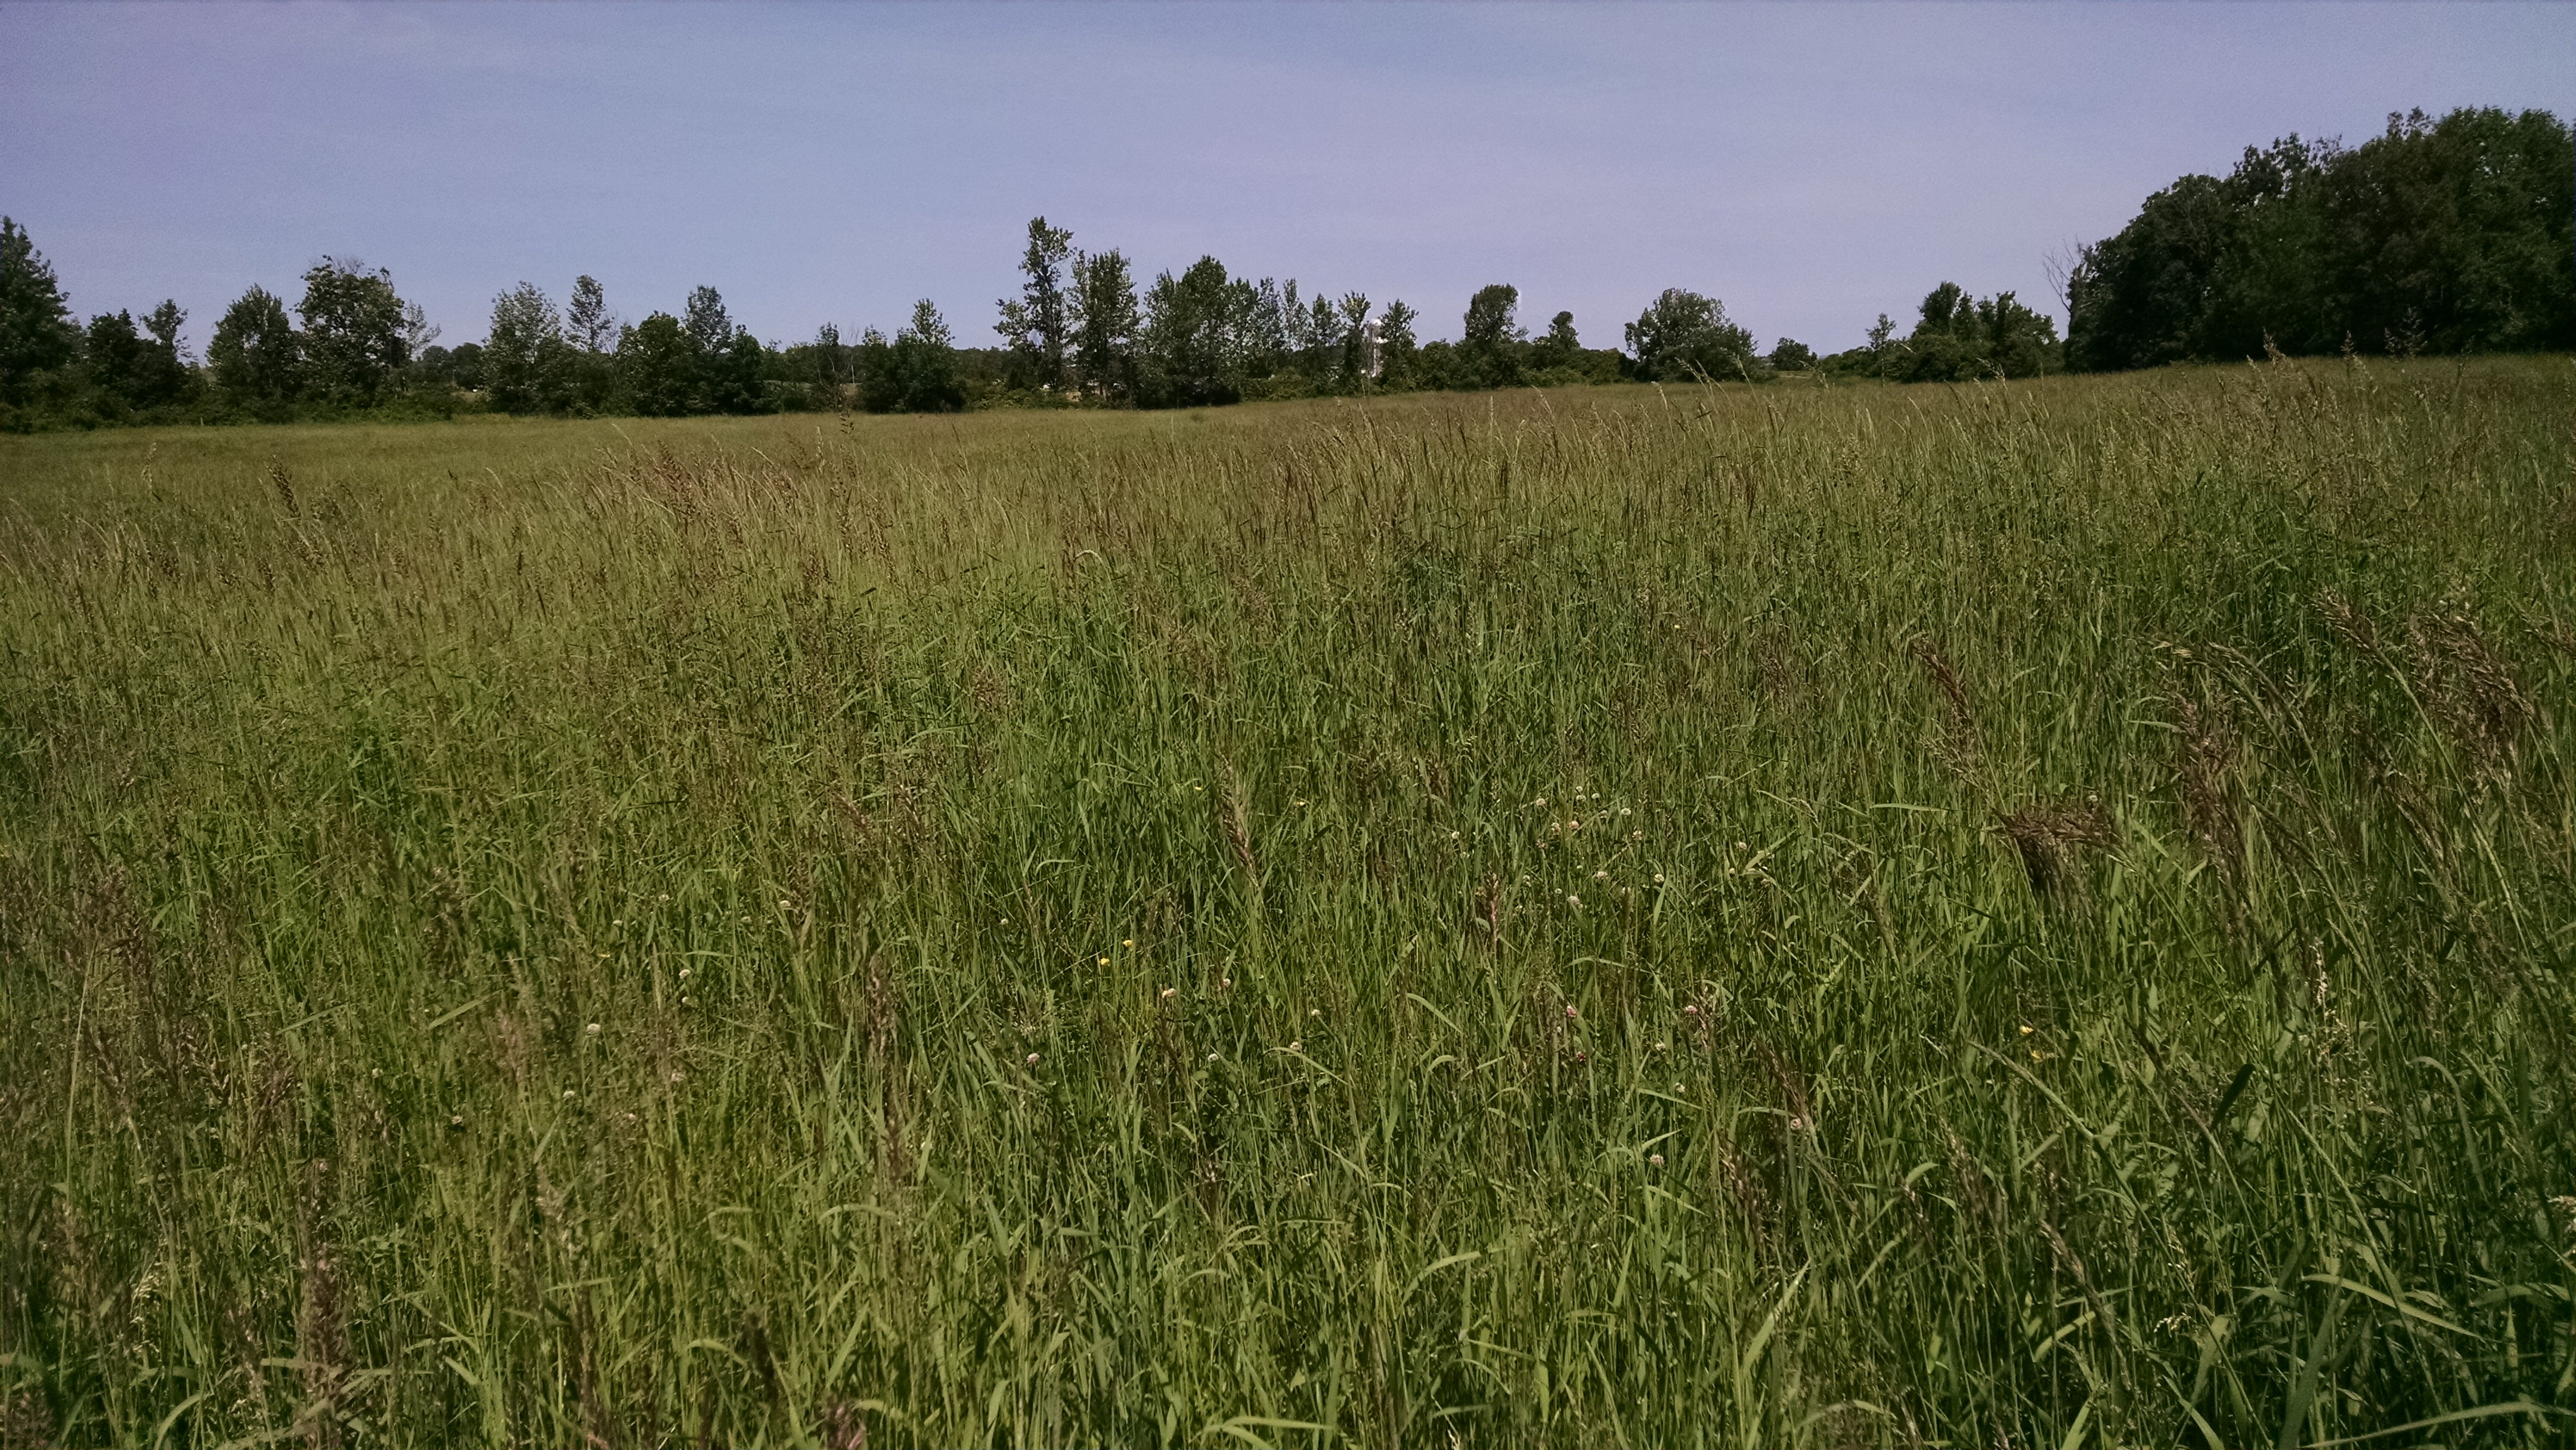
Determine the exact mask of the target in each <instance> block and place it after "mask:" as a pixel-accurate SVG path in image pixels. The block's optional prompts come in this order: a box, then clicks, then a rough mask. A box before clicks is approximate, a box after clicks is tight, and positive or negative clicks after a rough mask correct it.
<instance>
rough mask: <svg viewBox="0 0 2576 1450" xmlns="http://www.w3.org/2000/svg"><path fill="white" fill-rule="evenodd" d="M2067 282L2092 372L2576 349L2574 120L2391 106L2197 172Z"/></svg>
mask: <svg viewBox="0 0 2576 1450" xmlns="http://www.w3.org/2000/svg"><path fill="white" fill-rule="evenodd" d="M2068 281H2069V290H2068V298H2069V311H2070V314H2071V321H2070V323H2069V325H2068V329H2067V335H2068V340H2067V354H2068V360H2069V363H2070V365H2071V366H2073V367H2076V368H2078V369H2084V370H2096V371H2098V370H2104V369H2114V368H2131V367H2151V366H2155V365H2157V364H2160V363H2167V362H2174V361H2178V360H2183V359H2191V358H2200V359H2217V360H2233V359H2241V358H2247V357H2260V356H2262V355H2264V353H2265V352H2266V351H2267V350H2268V349H2277V350H2278V351H2281V352H2285V353H2290V354H2294V355H2295V354H2316V353H2330V352H2335V351H2339V350H2341V349H2343V348H2344V347H2346V346H2347V345H2353V346H2358V347H2360V348H2362V349H2364V350H2370V351H2379V350H2382V349H2384V350H2386V351H2388V352H2391V353H2396V354H2401V355H2404V354H2412V353H2415V352H2436V353H2454V352H2496V351H2526V350H2533V349H2566V348H2568V347H2570V346H2576V132H2572V131H2571V129H2570V127H2569V126H2568V125H2567V124H2566V123H2563V122H2561V121H2559V120H2558V119H2557V118H2555V117H2553V116H2551V115H2549V114H2548V113H2546V112H2542V111H2525V112H2523V113H2521V114H2519V115H2512V114H2508V113H2506V112H2504V111H2499V110H2493V109H2480V110H2467V109H2464V110H2457V111H2453V112H2451V113H2450V114H2449V115H2447V116H2444V117H2443V118H2441V119H2440V120H2439V121H2434V120H2431V119H2430V118H2428V117H2426V116H2425V115H2424V114H2423V113H2422V112H2420V111H2418V112H2414V113H2411V114H2409V115H2407V116H2404V117H2399V116H2394V115H2392V116H2391V117H2390V118H2389V121H2388V129H2387V131H2386V132H2385V133H2384V134H2383V135H2381V136H2378V137H2376V138H2374V139H2372V140H2370V141H2368V142H2366V143H2364V144H2363V145H2361V146H2359V147H2356V148H2353V149H2350V150H2346V149H2344V148H2343V147H2341V146H2339V145H2337V144H2335V143H2332V142H2319V143H2307V142H2302V141H2301V140H2300V139H2299V138H2298V137H2296V136H2292V137H2289V138H2287V139H2285V140H2281V141H2276V142H2274V143H2273V145H2272V146H2271V147H2270V148H2268V149H2264V150H2256V149H2253V148H2250V147H2249V148H2248V149H2247V150H2246V152H2245V155H2244V157H2243V159H2242V160H2241V161H2240V162H2239V163H2238V164H2237V167H2236V169H2235V170H2234V171H2233V172H2232V173H2230V174H2229V175H2228V176H2227V177H2226V178H2225V179H2223V180H2222V179H2218V178H2213V177H2208V176H2186V177H2183V178H2181V179H2180V180H2178V181H2176V182H2175V183H2174V184H2173V185H2172V186H2170V187H2168V188H2166V189H2165V190H2163V191H2160V192H2157V193H2156V194H2155V195H2154V196H2152V197H2149V198H2148V199H2147V202H2146V204H2145V206H2144V207H2143V208H2141V209H2140V211H2139V213H2138V215H2137V217H2136V218H2135V219H2134V220H2132V221H2131V222H2130V223H2129V224H2128V225H2127V226H2126V227H2124V228H2122V229H2121V230H2120V232H2119V233H2118V234H2117V235H2116V236H2113V237H2110V238H2108V239H2106V240H2104V241H2101V242H2098V243H2095V244H2094V245H2092V246H2090V247H2087V248H2085V249H2084V252H2083V255H2082V259H2081V261H2080V262H2079V263H2078V265H2077V266H2076V267H2075V269H2074V271H2073V273H2072V274H2071V276H2070V277H2069V279H2068Z"/></svg>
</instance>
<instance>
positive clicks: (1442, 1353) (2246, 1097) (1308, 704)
mask: <svg viewBox="0 0 2576 1450" xmlns="http://www.w3.org/2000/svg"><path fill="white" fill-rule="evenodd" d="M2571 732H2576V368H2571V366H2570V363H2569V360H2568V359H2566V358H2564V357H2545V358H2525V359H2488V360H2473V361H2466V362H2460V361H2442V362H2432V361H2424V362H2414V363H2398V362H2393V361H2378V360H2356V361H2345V362H2333V361H2327V362H2317V363H2297V362H2285V363H2273V364H2269V365H2258V366H2239V367H2234V368H2207V369H2188V370H2167V371H2161V372H2153V373H2144V374H2134V375H2127V376H2118V377H2108V378H2054V379H2043V380H2037V381H2032V382H2023V383H2011V384H1997V385H1958V386H1946V385H1940V386H1936V385H1924V386H1918V387H1906V388H1897V387H1891V386H1875V385H1873V386H1861V387H1834V388H1818V387H1810V386H1794V385H1790V384H1786V383H1784V384H1780V385H1775V386H1770V387H1758V388H1757V387H1746V386H1729V387H1718V388H1705V387H1664V388H1651V387H1634V386H1631V387H1618V388H1601V389H1590V390H1586V389H1565V390H1557V391H1552V392H1548V393H1531V392H1523V393H1511V394H1488V395H1480V396H1413V397H1403V398H1391V399H1376V400H1343V401H1337V402H1317V403H1303V404H1282V405H1259V406H1246V407H1241V408H1235V409H1229V410H1224V411H1221V412H1214V413H1204V414H1202V413H1165V414H1136V413H1109V412H1056V413H1045V414H1004V413H994V414H976V415H969V416H965V417H856V418H833V417H819V418H818V417H813V416H806V417H796V418H781V419H742V420H718V419H701V420H688V421H673V422H644V421H634V420H622V421H617V422H606V421H600V422H537V421H529V422H503V421H474V422H458V423H454V424H424V425H418V426H408V427H357V426H349V427H337V428H333V427H312V428H236V429H144V430H130V431H125V432H117V433H102V434H95V435H86V436H73V435H54V436H44V437H32V438H25V437H10V438H6V439H0V1027H5V1032H0V1441H5V1442H7V1443H9V1444H12V1445H34V1444H45V1443H52V1444H66V1445H91V1444H116V1445H136V1446H183V1445H184V1446H214V1445H248V1444H259V1443H274V1442H286V1441H294V1442H299V1443H304V1444H309V1445H314V1446H331V1445H346V1446H365V1445H447V1444H477V1443H479V1444H489V1445H550V1446H551V1445H603V1446H628V1445H682V1444H686V1445H804V1446H814V1445H822V1446H830V1447H835V1450H849V1447H854V1446H858V1445H861V1444H865V1445H868V1446H875V1447H884V1446H911V1445H926V1446H940V1445H966V1444H1014V1445H1073V1444H1099V1445H1161V1444H1189V1445H1227V1444H1235V1445H1277V1446H1318V1445H1327V1444H1332V1445H1339V1444H1351V1445H1364V1446H1400V1445H1401V1446H1426V1445H1430V1446H1444V1445H1514V1446H1519V1445H1567V1446H1608V1445H1651V1446H1712V1447H1714V1446H1736V1447H1758V1446H1798V1445H1815V1446H1845V1445H1870V1446H1875V1445H1888V1446H1918V1445H1948V1446H1960V1447H1968V1446H1978V1447H2059V1450H2076V1447H2079V1446H2087V1445H2101V1446H2150V1445H2153V1446H2167V1445H2185V1446H2200V1445H2207V1446H2212V1447H2221V1446H2224V1447H2241V1446H2278V1447H2291V1446H2302V1445H2325V1444H2349V1443H2362V1444H2368V1445H2372V1446H2394V1445H2417V1444H2442V1445H2513V1446H2543V1445H2555V1446H2564V1445H2567V1444H2569V1443H2571V1439H2576V1302H2571V1294H2572V1293H2576V1012H2571V1008H2576V780H2571V770H2576V734H2571Z"/></svg>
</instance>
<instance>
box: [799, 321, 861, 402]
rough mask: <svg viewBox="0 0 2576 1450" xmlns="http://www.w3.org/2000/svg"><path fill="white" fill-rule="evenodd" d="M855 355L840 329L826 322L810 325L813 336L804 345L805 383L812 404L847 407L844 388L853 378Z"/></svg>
mask: <svg viewBox="0 0 2576 1450" xmlns="http://www.w3.org/2000/svg"><path fill="white" fill-rule="evenodd" d="M856 362H857V359H856V358H855V357H854V356H852V349H851V348H850V347H849V346H848V345H846V344H844V343H843V342H842V341H841V329H840V328H839V327H838V326H836V325H834V324H832V323H829V322H826V323H824V324H823V325H822V326H820V327H818V328H816V329H814V340H813V342H811V343H809V344H807V346H806V347H805V348H804V364H805V371H806V386H807V388H808V389H809V391H810V393H811V395H812V397H813V400H814V405H815V406H818V407H825V408H836V409H837V408H847V407H848V406H849V403H850V399H849V394H848V392H847V391H846V390H847V388H848V387H849V385H850V383H851V382H852V381H853V380H854V372H853V367H854V364H855V363H856Z"/></svg>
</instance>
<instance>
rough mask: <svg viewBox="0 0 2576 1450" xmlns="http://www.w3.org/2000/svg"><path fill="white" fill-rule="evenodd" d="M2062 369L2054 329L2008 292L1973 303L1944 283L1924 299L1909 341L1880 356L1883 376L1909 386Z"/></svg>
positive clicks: (2026, 375)
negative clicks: (1907, 383)
mask: <svg viewBox="0 0 2576 1450" xmlns="http://www.w3.org/2000/svg"><path fill="white" fill-rule="evenodd" d="M2060 365H2061V359H2060V353H2059V349H2058V346H2057V324H2056V322H2055V321H2054V320H2052V319H2050V318H2049V317H2047V316H2046V315H2044V314H2042V313H2038V312H2034V311H2032V310H2031V309H2030V308H2028V307H2024V306H2023V305H2022V304H2021V302H2020V301H2019V300H2018V299H2017V298H2015V297H2014V296H2013V294H2012V293H2010V292H1999V293H1996V294H1995V295H1994V296H1992V297H1988V298H1982V299H1980V298H1975V297H1971V296H1969V295H1968V293H1967V289H1965V288H1963V287H1961V286H1960V285H1959V284H1958V283H1956V282H1944V283H1942V284H1941V285H1940V286H1938V287H1935V288H1933V289H1932V291H1931V292H1930V293H1929V294H1928V295H1926V296H1925V297H1924V299H1923V304H1922V307H1921V309H1920V311H1919V314H1918V316H1917V320H1916V321H1915V324H1914V331H1913V333H1912V335H1910V336H1909V337H1907V338H1906V339H1905V340H1904V341H1903V342H1901V343H1895V344H1892V345H1890V346H1889V347H1888V348H1887V349H1886V351H1885V353H1884V354H1883V356H1882V366H1881V372H1882V374H1883V375H1884V376H1887V377H1891V378H1895V379H1897V380H1898V381H1900V382H1909V383H1943V382H1967V381H1970V380H1972V379H1982V378H2029V377H2037V376H2039V375H2040V374H2042V373H2050V372H2055V371H2057V369H2058V367H2059V366H2060Z"/></svg>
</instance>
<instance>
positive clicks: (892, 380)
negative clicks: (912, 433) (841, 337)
mask: <svg viewBox="0 0 2576 1450" xmlns="http://www.w3.org/2000/svg"><path fill="white" fill-rule="evenodd" d="M859 350H860V352H861V354H862V356H863V359H864V361H865V363H866V368H865V371H864V379H863V382H862V384H861V389H862V391H861V398H862V400H863V401H864V402H865V403H866V404H867V407H868V410H869V411H870V412H876V413H885V412H894V411H902V412H907V413H954V412H956V411H957V410H958V409H960V408H963V407H965V406H966V389H965V385H964V383H963V381H962V380H960V378H959V377H958V375H957V349H956V344H955V340H954V339H953V338H952V337H951V336H950V335H949V331H948V323H947V322H946V321H945V320H944V319H942V318H941V317H940V315H939V309H938V308H937V307H935V306H933V305H931V301H930V299H929V298H927V297H925V298H923V299H921V300H920V301H919V302H916V303H914V304H913V306H912V322H911V324H910V325H909V326H906V327H904V328H903V329H901V330H900V331H898V332H896V333H895V335H894V341H893V342H892V343H891V344H889V343H887V342H886V341H885V340H884V338H882V337H881V336H879V335H878V334H877V332H876V331H875V329H873V328H871V329H869V331H868V332H867V334H866V335H865V336H864V337H862V338H861V339H860V343H859Z"/></svg>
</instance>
